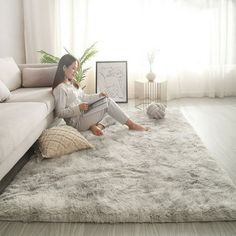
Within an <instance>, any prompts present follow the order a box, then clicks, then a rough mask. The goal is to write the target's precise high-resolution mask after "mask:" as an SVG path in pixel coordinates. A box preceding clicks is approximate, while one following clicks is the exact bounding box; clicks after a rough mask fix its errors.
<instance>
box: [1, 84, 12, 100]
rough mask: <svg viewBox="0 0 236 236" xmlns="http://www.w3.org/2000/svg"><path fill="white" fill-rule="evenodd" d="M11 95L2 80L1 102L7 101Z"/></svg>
mask: <svg viewBox="0 0 236 236" xmlns="http://www.w3.org/2000/svg"><path fill="white" fill-rule="evenodd" d="M10 95H11V93H10V91H9V89H8V88H7V86H6V85H5V84H4V83H3V82H2V81H1V80H0V102H4V101H6V100H7V99H8V98H9V97H10Z"/></svg>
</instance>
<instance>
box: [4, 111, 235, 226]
mask: <svg viewBox="0 0 236 236" xmlns="http://www.w3.org/2000/svg"><path fill="white" fill-rule="evenodd" d="M129 113H130V116H131V117H132V118H133V119H134V120H136V121H138V122H139V123H142V124H144V125H146V126H149V127H150V128H151V129H150V130H149V131H148V132H136V131H129V130H128V129H127V128H126V127H124V126H122V125H120V124H115V125H113V126H110V127H109V128H107V129H106V130H105V134H104V135H103V136H102V137H96V136H93V135H92V134H91V133H89V132H85V133H84V136H85V137H86V138H87V139H88V140H89V141H90V142H91V143H92V144H93V145H94V146H95V149H90V150H84V151H80V152H76V153H73V154H71V155H67V156H63V157H61V158H57V159H50V160H43V161H37V159H36V158H32V159H31V160H30V162H28V163H27V164H26V166H25V167H24V168H23V169H22V171H21V172H20V173H19V174H18V175H17V177H16V178H15V180H14V181H13V182H12V183H11V184H10V185H9V187H8V188H7V189H6V190H5V192H4V193H3V194H2V195H0V220H10V221H26V222H31V221H47V222H111V223H113V222H189V221H224V220H226V221H228V220H236V188H235V186H234V185H233V183H232V181H231V180H230V178H229V177H228V175H227V174H226V173H225V172H224V171H223V170H222V169H220V168H219V167H218V166H217V164H216V162H215V160H214V159H212V158H211V157H210V155H209V153H208V152H207V150H206V148H205V147H204V145H203V144H202V142H201V140H200V139H199V137H198V136H197V135H196V133H195V132H194V130H193V128H192V127H191V126H190V125H189V123H188V122H187V121H186V120H185V118H184V117H183V115H182V113H181V112H180V111H179V110H168V109H167V112H166V116H165V118H164V119H161V120H153V119H149V118H148V117H147V115H146V114H144V113H143V112H142V111H131V112H129Z"/></svg>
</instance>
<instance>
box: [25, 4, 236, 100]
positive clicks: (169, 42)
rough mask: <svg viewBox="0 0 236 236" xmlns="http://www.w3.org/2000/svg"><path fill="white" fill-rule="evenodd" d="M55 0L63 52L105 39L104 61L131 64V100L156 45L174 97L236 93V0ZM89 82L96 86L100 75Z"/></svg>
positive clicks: (160, 73) (159, 69) (160, 72)
mask: <svg viewBox="0 0 236 236" xmlns="http://www.w3.org/2000/svg"><path fill="white" fill-rule="evenodd" d="M28 2H31V1H28ZM40 2H41V1H40ZM48 2H51V1H48ZM52 2H54V3H53V4H54V11H53V13H52V14H55V18H54V20H55V22H54V23H55V27H54V29H53V30H54V31H56V32H55V34H53V35H51V34H50V37H52V38H53V40H54V41H55V45H57V46H55V45H54V48H56V49H55V50H56V51H57V55H61V54H63V53H64V50H63V47H66V48H67V49H69V50H71V51H72V52H73V53H74V54H75V55H78V56H79V55H81V53H82V51H83V50H84V49H85V48H86V47H87V46H89V45H91V44H92V43H93V42H95V41H98V45H97V47H98V50H99V54H98V55H97V57H96V60H127V61H128V71H129V95H130V97H132V96H133V92H134V91H133V87H134V86H133V85H134V81H135V80H136V79H142V80H146V78H145V75H146V74H147V73H148V70H149V68H148V60H147V53H148V51H150V50H159V53H158V54H157V55H156V59H155V64H154V72H155V73H156V74H157V80H168V97H169V99H172V98H179V97H186V96H188V97H189V96H210V97H223V96H232V95H236V4H235V1H234V0H129V1H126V0H119V1H117V0H99V1H97V0H57V1H52ZM50 32H51V33H52V31H50ZM41 37H42V36H41ZM53 40H52V41H53ZM52 51H53V50H52ZM89 81H90V82H88V83H89V84H90V85H89V88H91V89H93V88H94V76H93V73H92V72H91V73H90V75H89Z"/></svg>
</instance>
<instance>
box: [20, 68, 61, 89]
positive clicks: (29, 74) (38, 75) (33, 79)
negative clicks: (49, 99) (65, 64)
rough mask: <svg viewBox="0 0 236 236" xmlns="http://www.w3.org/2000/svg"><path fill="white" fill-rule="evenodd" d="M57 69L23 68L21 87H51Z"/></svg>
mask: <svg viewBox="0 0 236 236" xmlns="http://www.w3.org/2000/svg"><path fill="white" fill-rule="evenodd" d="M56 70H57V67H56V66H54V67H45V68H24V69H23V71H22V87H25V88H34V87H52V84H53V81H54V77H55V74H56Z"/></svg>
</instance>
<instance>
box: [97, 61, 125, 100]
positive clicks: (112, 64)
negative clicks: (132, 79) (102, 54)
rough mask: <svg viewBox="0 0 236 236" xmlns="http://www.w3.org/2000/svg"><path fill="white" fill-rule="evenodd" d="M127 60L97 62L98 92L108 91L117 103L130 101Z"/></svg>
mask: <svg viewBox="0 0 236 236" xmlns="http://www.w3.org/2000/svg"><path fill="white" fill-rule="evenodd" d="M127 73H128V72H127V61H97V62H96V93H98V92H106V93H107V94H108V96H109V97H111V98H112V99H113V100H114V101H115V102H117V103H127V102H128V74H127Z"/></svg>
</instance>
